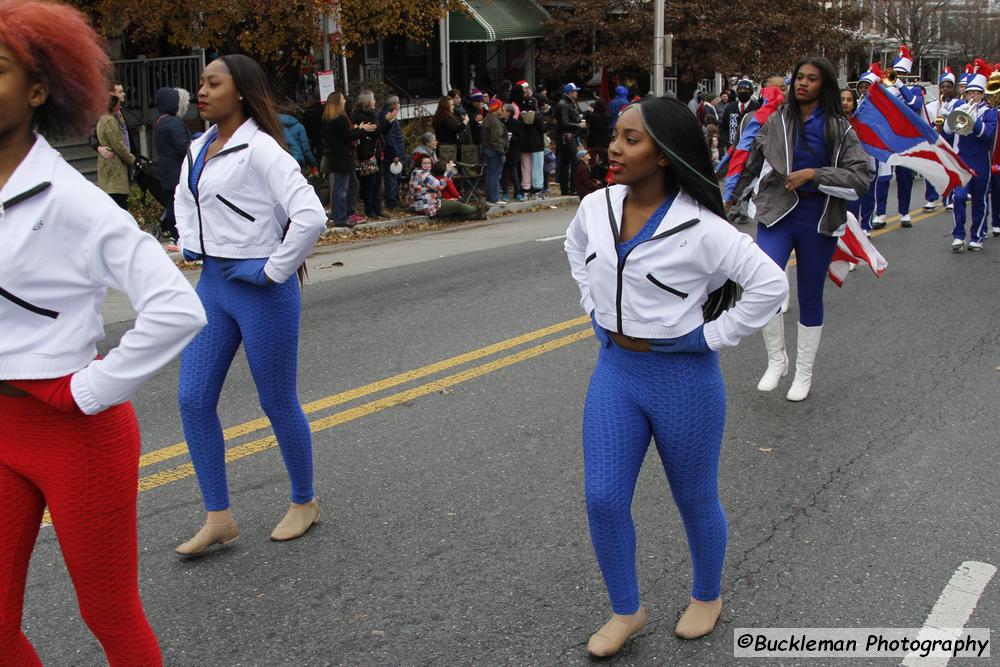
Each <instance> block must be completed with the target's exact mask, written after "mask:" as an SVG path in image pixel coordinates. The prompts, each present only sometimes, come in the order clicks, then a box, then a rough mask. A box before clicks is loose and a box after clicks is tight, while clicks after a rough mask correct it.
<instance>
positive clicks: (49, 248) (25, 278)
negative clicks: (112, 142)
mask: <svg viewBox="0 0 1000 667" xmlns="http://www.w3.org/2000/svg"><path fill="white" fill-rule="evenodd" d="M109 287H110V288H113V289H116V290H120V291H122V292H125V294H127V295H128V298H129V301H130V302H131V303H132V306H133V307H134V308H135V310H136V312H137V313H138V316H137V317H136V320H135V326H134V327H133V328H132V330H131V331H129V332H127V333H126V334H125V335H124V336H122V339H121V341H120V342H119V344H118V347H116V348H115V349H113V350H111V352H109V353H108V355H107V356H106V357H104V358H103V359H99V360H97V359H95V357H96V356H97V341H99V340H101V339H102V338H104V322H103V320H102V319H101V306H102V305H103V303H104V298H105V295H106V294H107V290H108V288H109ZM0 322H2V323H3V326H2V328H0V380H41V379H50V378H57V377H63V376H65V375H69V374H70V373H75V375H73V379H72V381H71V383H70V389H71V391H72V393H73V398H74V400H75V401H76V404H77V405H78V406H79V407H80V409H81V410H83V412H85V413H86V414H94V413H97V412H100V411H101V410H104V409H106V408H109V407H111V406H112V405H116V404H118V403H123V402H124V401H126V400H128V399H129V398H130V397H131V396H132V395H133V394H135V393H136V392H137V391H138V390H139V387H140V386H141V385H142V384H143V383H144V382H145V381H146V380H148V379H149V378H150V377H152V376H153V375H154V374H155V373H156V372H157V371H159V370H160V369H161V368H163V366H165V365H166V364H167V363H169V362H170V360H171V359H173V358H174V357H175V356H176V355H177V354H178V353H180V351H181V350H183V349H184V347H185V346H186V345H187V344H188V342H189V341H190V340H191V339H192V338H194V336H195V334H197V333H198V331H199V330H200V329H201V328H202V327H203V326H205V322H206V320H205V310H204V308H202V305H201V301H199V299H198V296H197V295H196V294H195V292H194V290H193V289H192V288H191V285H190V284H188V281H187V280H186V279H185V278H184V276H183V275H181V272H180V271H178V270H177V267H176V266H174V263H173V262H172V261H170V258H169V257H167V254H166V253H165V252H163V248H162V247H160V244H159V243H157V242H156V240H154V239H153V237H151V236H150V235H149V234H146V233H144V232H142V231H140V230H139V228H138V227H137V226H136V224H135V220H133V219H132V216H130V215H129V214H128V213H126V212H125V211H123V210H122V209H121V208H119V207H118V205H117V204H115V203H114V202H113V201H112V200H111V199H110V198H109V197H108V196H107V195H106V194H104V193H103V192H101V191H100V190H99V189H98V188H97V186H95V185H94V184H92V183H90V182H88V181H87V180H86V179H85V178H84V177H83V176H82V175H80V173H79V172H78V171H76V170H75V169H73V168H72V167H71V166H69V165H68V164H67V163H66V162H65V161H64V160H63V159H62V157H61V156H60V155H59V153H57V152H56V151H55V150H54V149H53V148H52V147H51V146H49V144H48V142H47V141H45V139H44V138H42V137H40V136H39V137H36V139H35V145H34V147H33V148H32V149H31V151H30V152H29V153H28V155H27V157H26V158H25V159H24V161H23V162H21V164H20V165H19V166H18V167H17V169H16V170H15V171H14V173H13V175H12V176H11V177H10V180H8V181H7V184H6V185H4V187H3V189H2V190H0Z"/></svg>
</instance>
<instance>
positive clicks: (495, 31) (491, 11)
mask: <svg viewBox="0 0 1000 667" xmlns="http://www.w3.org/2000/svg"><path fill="white" fill-rule="evenodd" d="M465 4H466V5H467V6H468V8H469V9H470V10H471V15H467V14H463V13H462V12H451V14H450V15H449V36H450V38H451V41H452V42H496V41H501V40H507V39H532V38H535V37H543V36H544V35H545V28H544V24H545V22H546V21H548V20H549V18H550V17H549V14H548V13H547V12H546V11H545V10H544V9H542V8H541V7H540V6H539V5H537V4H535V2H534V0H467V2H466V3H465Z"/></svg>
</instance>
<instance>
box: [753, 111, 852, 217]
mask: <svg viewBox="0 0 1000 667" xmlns="http://www.w3.org/2000/svg"><path fill="white" fill-rule="evenodd" d="M832 122H833V123H834V124H835V128H836V133H835V135H836V136H837V137H839V138H838V140H837V144H836V145H835V146H834V150H833V152H832V153H831V155H833V166H830V167H820V168H819V169H817V170H816V181H815V182H816V185H817V186H818V188H819V191H820V192H821V193H822V194H824V195H826V202H825V204H824V206H823V215H822V216H821V217H820V222H819V228H818V229H817V230H816V231H818V232H819V233H820V234H824V235H826V236H837V235H838V233H839V230H840V229H841V227H842V226H843V225H844V223H845V222H846V221H847V202H848V201H854V200H856V199H859V198H860V197H863V196H864V195H865V193H866V192H868V186H869V185H870V184H871V175H870V173H869V170H868V154H867V153H865V151H864V149H863V148H862V147H861V142H860V141H859V140H858V137H857V135H856V134H855V133H854V129H853V128H852V127H851V123H850V121H849V120H847V118H843V117H841V116H836V117H834V118H833V119H832ZM792 145H793V144H792V128H791V126H790V125H789V123H788V122H787V120H786V119H785V107H784V106H783V107H781V108H780V109H778V110H777V111H775V112H774V113H772V114H771V116H770V117H769V118H768V119H767V121H766V122H765V123H764V127H762V128H761V130H760V134H758V135H757V139H756V140H754V144H753V148H752V149H751V151H750V157H749V158H747V162H746V166H745V167H744V168H743V174H742V175H741V176H740V180H739V182H738V183H737V184H736V196H737V197H739V198H742V197H744V196H746V195H747V194H748V192H749V191H751V190H752V197H753V199H752V201H753V207H752V208H755V209H756V211H755V212H754V214H753V218H754V220H755V221H757V222H760V223H763V224H764V225H765V226H766V227H770V226H771V225H773V224H775V223H777V222H778V221H780V220H781V219H782V218H784V217H785V216H786V215H788V214H789V213H790V212H791V211H792V209H793V208H795V206H796V204H798V203H799V195H798V194H797V193H796V192H795V191H794V190H787V189H786V188H785V178H786V177H787V176H788V173H789V167H790V165H791V164H792V162H793V161H792V151H791V146H792ZM758 177H759V180H757V181H756V183H755V179H758Z"/></svg>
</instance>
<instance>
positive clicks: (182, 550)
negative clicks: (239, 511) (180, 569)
mask: <svg viewBox="0 0 1000 667" xmlns="http://www.w3.org/2000/svg"><path fill="white" fill-rule="evenodd" d="M239 536H240V527H239V526H237V525H236V521H235V520H234V519H233V513H232V512H231V511H230V510H228V509H227V510H222V511H221V512H209V513H208V519H207V520H206V521H205V525H204V526H202V527H201V530H199V531H198V532H197V533H196V534H195V536H194V537H192V538H191V539H190V540H188V541H187V542H185V543H184V544H182V545H180V546H178V547H177V548H176V549H174V551H176V552H177V553H179V554H180V555H181V556H200V555H201V554H203V553H204V552H205V549H207V548H209V547H210V546H212V545H213V544H222V545H226V544H229V543H231V542H234V541H236V539H237V538H239Z"/></svg>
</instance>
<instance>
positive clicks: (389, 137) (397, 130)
mask: <svg viewBox="0 0 1000 667" xmlns="http://www.w3.org/2000/svg"><path fill="white" fill-rule="evenodd" d="M390 111H392V107H390V106H384V107H382V111H381V112H380V113H379V115H378V117H379V120H380V121H381V123H380V128H381V129H382V136H383V137H384V146H385V157H384V159H385V161H386V162H392V160H393V159H394V158H399V159H403V155H404V154H405V153H406V146H405V145H404V143H403V129H402V126H401V125H400V124H399V116H398V115H397V116H396V120H394V121H392V122H389V120H388V119H387V118H386V117H385V116H386V114H388V113H389V112H390Z"/></svg>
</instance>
